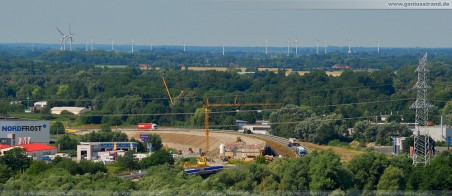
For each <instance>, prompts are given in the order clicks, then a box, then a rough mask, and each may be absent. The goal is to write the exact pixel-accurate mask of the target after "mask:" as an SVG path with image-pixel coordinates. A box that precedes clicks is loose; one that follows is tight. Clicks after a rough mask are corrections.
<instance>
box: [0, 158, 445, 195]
mask: <svg viewBox="0 0 452 196" xmlns="http://www.w3.org/2000/svg"><path fill="white" fill-rule="evenodd" d="M70 161H71V160H65V159H62V160H58V161H56V163H51V164H46V163H43V162H41V161H33V162H31V163H30V164H29V166H28V167H22V170H23V172H20V173H16V175H14V176H10V177H8V178H5V177H4V176H5V175H4V174H5V172H4V171H5V170H4V168H5V166H4V164H0V169H3V172H2V173H0V174H3V175H2V177H3V178H0V190H1V191H4V192H5V193H8V191H27V190H33V191H64V192H66V193H71V192H75V193H77V192H81V191H110V192H116V193H122V194H125V193H133V192H137V191H141V193H159V194H165V193H166V194H184V195H186V194H198V195H199V194H205V193H206V192H207V193H217V194H218V193H220V194H221V193H223V194H224V193H235V194H239V193H240V194H245V193H248V194H249V193H254V194H276V195H279V194H282V195H285V194H300V193H311V194H316V193H319V194H325V193H328V192H325V191H332V192H334V193H335V194H340V195H344V194H370V195H375V194H377V195H380V194H396V193H397V194H404V193H411V194H432V195H441V194H444V195H448V194H450V187H451V186H452V181H451V177H452V165H451V164H450V163H452V154H451V153H449V152H443V153H441V154H439V155H437V156H435V157H433V158H432V159H431V161H430V164H428V165H426V166H413V164H412V160H411V159H410V158H409V157H408V156H406V155H400V156H385V155H383V154H379V153H375V152H364V153H362V154H359V155H357V156H355V157H354V158H353V159H352V160H350V161H349V162H345V163H344V162H341V161H340V158H339V156H338V155H337V154H334V153H333V151H332V150H326V151H321V152H313V153H310V154H308V155H307V156H305V157H303V158H295V159H276V160H275V161H273V162H270V163H268V162H266V161H265V160H263V159H260V161H257V162H255V163H250V164H247V165H244V166H241V167H236V168H231V169H227V170H223V171H221V172H219V173H216V174H212V175H210V176H208V177H205V178H202V177H200V176H196V175H187V174H185V173H184V171H183V170H182V169H181V168H180V167H179V166H177V165H175V166H171V164H168V163H158V165H157V166H155V165H153V166H148V167H147V168H148V169H147V174H146V175H145V176H144V177H143V178H141V179H140V180H139V181H137V182H133V181H131V180H125V179H121V178H118V177H116V176H114V175H111V174H106V173H105V168H104V166H103V165H102V164H97V163H89V162H86V161H82V162H81V163H79V164H77V163H75V162H70ZM63 162H67V163H65V164H63ZM70 165H72V167H70ZM6 168H8V167H6ZM72 168H81V169H79V170H76V171H73V170H72ZM93 172H95V173H93ZM303 191H305V192H303ZM375 191H377V192H375ZM379 191H382V192H379ZM395 191H399V192H395ZM428 191H431V192H428ZM138 193H140V192H138Z"/></svg>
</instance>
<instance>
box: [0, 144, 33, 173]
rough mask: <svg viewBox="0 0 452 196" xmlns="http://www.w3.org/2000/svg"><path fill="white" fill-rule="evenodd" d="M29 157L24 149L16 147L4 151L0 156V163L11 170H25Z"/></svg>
mask: <svg viewBox="0 0 452 196" xmlns="http://www.w3.org/2000/svg"><path fill="white" fill-rule="evenodd" d="M31 161H32V160H31V159H30V158H28V157H27V155H26V154H25V151H24V149H22V148H19V147H16V148H12V149H10V150H8V151H5V152H4V154H3V156H0V163H3V164H5V165H7V166H8V167H9V168H11V170H12V171H13V172H22V171H25V169H27V168H28V167H29V166H30V163H31Z"/></svg>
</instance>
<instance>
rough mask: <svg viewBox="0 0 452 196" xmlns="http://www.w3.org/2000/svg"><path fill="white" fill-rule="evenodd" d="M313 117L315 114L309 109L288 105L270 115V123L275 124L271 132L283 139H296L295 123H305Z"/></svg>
mask: <svg viewBox="0 0 452 196" xmlns="http://www.w3.org/2000/svg"><path fill="white" fill-rule="evenodd" d="M312 115H314V113H313V112H312V111H311V110H310V109H308V108H303V107H299V106H296V105H287V106H285V107H283V108H281V109H279V110H277V111H276V112H273V113H272V114H271V115H270V122H272V123H273V124H272V125H271V130H270V132H271V133H272V134H273V135H277V136H282V137H296V136H295V132H294V130H295V125H296V124H295V123H294V122H300V121H303V120H305V119H307V118H309V117H311V116H312Z"/></svg>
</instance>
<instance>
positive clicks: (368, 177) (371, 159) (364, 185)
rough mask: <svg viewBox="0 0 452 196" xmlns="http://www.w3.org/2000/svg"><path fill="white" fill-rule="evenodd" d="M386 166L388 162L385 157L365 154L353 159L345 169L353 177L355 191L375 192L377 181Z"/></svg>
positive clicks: (373, 153)
mask: <svg viewBox="0 0 452 196" xmlns="http://www.w3.org/2000/svg"><path fill="white" fill-rule="evenodd" d="M388 165H389V161H388V159H387V158H386V156H385V155H383V154H380V153H376V152H365V153H362V154H359V155H356V156H355V157H353V159H352V160H351V161H350V162H349V163H348V164H347V168H348V170H349V171H350V172H351V173H352V175H353V181H354V183H355V188H356V189H357V190H376V189H377V184H378V180H379V179H380V176H381V175H383V172H384V170H385V169H386V167H388Z"/></svg>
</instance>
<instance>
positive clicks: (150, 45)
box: [149, 41, 152, 50]
mask: <svg viewBox="0 0 452 196" xmlns="http://www.w3.org/2000/svg"><path fill="white" fill-rule="evenodd" d="M149 48H150V49H151V50H152V41H149Z"/></svg>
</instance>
